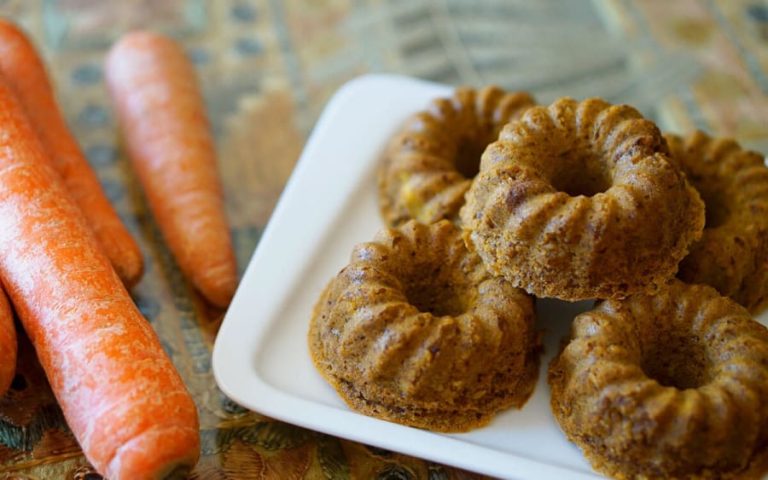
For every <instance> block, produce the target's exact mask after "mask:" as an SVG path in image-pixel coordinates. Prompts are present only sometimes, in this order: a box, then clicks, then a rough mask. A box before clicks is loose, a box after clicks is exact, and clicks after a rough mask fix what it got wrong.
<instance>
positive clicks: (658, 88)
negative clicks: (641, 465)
mask: <svg viewBox="0 0 768 480" xmlns="http://www.w3.org/2000/svg"><path fill="white" fill-rule="evenodd" d="M0 15H4V16H7V17H11V18H13V19H14V20H16V21H18V22H19V23H20V24H21V25H22V26H23V27H24V28H25V29H26V30H27V31H28V32H29V33H30V35H31V36H32V38H33V39H34V41H35V43H36V44H37V45H38V47H39V48H40V49H41V50H42V51H43V53H44V55H45V58H46V61H47V62H48V65H49V70H50V72H51V75H52V76H53V78H54V80H55V83H56V88H57V91H58V96H59V100H60V102H61V104H62V107H63V109H64V111H65V113H66V115H67V119H68V120H69V124H70V126H71V128H72V129H73V131H74V133H75V135H76V136H77V138H78V140H79V141H80V143H81V145H82V147H83V150H84V151H85V153H86V155H87V157H88V160H89V161H90V163H91V165H92V166H93V167H94V168H95V169H96V171H97V173H98V175H99V178H100V180H101V182H102V185H103V186H104V189H105V191H106V192H107V195H108V196H109V198H110V200H111V201H112V202H113V204H114V205H115V206H116V208H117V209H118V211H119V212H120V214H121V216H122V218H123V219H124V221H125V223H126V224H127V225H128V227H129V228H130V229H131V231H132V233H133V234H134V236H135V237H136V239H137V240H138V241H139V243H140V245H141V248H142V251H143V254H144V258H145V262H146V273H145V275H144V278H143V280H142V281H141V282H140V283H139V284H138V285H137V286H136V287H135V288H134V289H133V291H132V295H133V297H134V299H135V301H136V303H137V304H138V306H139V308H140V309H141V311H142V312H143V314H144V315H145V316H146V317H147V319H148V320H149V321H150V322H151V323H152V325H153V326H154V328H155V329H156V331H157V332H158V334H159V336H160V338H161V340H162V343H163V346H164V348H165V349H166V351H167V352H168V353H169V354H170V356H171V358H172V359H173V361H174V363H175V365H176V367H177V368H178V370H179V372H180V373H181V375H182V377H183V378H184V380H185V382H186V384H187V386H188V387H189V389H190V391H191V392H192V394H193V396H194V397H195V400H196V402H197V405H198V408H199V411H200V420H201V438H202V458H201V460H200V463H199V464H198V466H197V468H196V469H195V471H194V473H193V474H192V476H191V478H195V479H228V478H232V479H244V478H249V479H250V478H254V479H259V478H274V479H292V478H334V479H335V478H365V479H367V478H379V479H415V478H428V479H464V478H479V477H480V476H479V475H475V474H472V473H468V472H463V471H460V470H456V469H453V468H450V467H445V466H441V465H437V464H434V463H431V462H428V461H424V460H420V459H416V458H412V457H408V456H404V455H400V454H398V453H395V452H389V451H384V450H381V449H377V448H372V447H368V446H365V445H361V444H357V443H353V442H349V441H346V440H342V439H337V438H334V437H330V436H327V435H323V434H319V433H315V432H311V431H307V430H303V429H301V428H298V427H294V426H291V425H288V424H285V423H281V422H276V421H274V420H271V419H269V418H266V417H264V416H262V415H259V414H258V413H255V412H249V411H246V410H244V409H243V408H241V407H239V406H238V405H236V404H235V403H234V402H232V401H231V400H229V399H228V398H226V397H225V396H224V395H223V394H222V393H221V392H220V391H219V390H218V388H217V387H216V384H215V381H214V378H213V375H212V373H211V349H212V347H213V341H214V339H215V335H216V329H217V327H218V325H219V323H220V321H221V316H222V312H220V311H214V310H212V309H210V308H209V307H207V306H206V305H205V304H204V303H203V302H202V301H201V300H200V298H199V297H197V296H196V295H195V294H194V293H193V292H192V291H191V289H190V287H189V285H188V284H187V283H186V282H185V281H184V279H183V277H182V276H181V274H180V272H179V270H178V268H177V266H176V265H175V264H174V262H173V259H172V258H171V256H170V254H169V252H168V250H167V249H166V247H165V245H164V244H163V242H162V239H161V237H160V234H159V231H158V230H157V227H156V226H155V224H154V222H153V220H152V218H151V215H150V214H149V212H148V210H147V205H146V202H145V199H144V197H143V194H142V192H141V189H140V188H139V186H138V183H137V181H136V178H135V176H134V173H133V172H132V171H131V169H130V168H129V165H128V161H127V159H126V157H125V154H124V152H123V150H122V148H121V145H120V139H119V135H118V132H117V129H116V124H115V118H114V114H113V112H112V110H111V107H110V104H109V101H108V98H107V93H106V89H105V86H104V80H103V69H102V63H103V60H104V55H105V52H106V51H107V49H108V48H109V46H110V45H111V43H112V42H113V41H114V40H115V39H116V38H117V37H118V36H119V35H120V34H121V33H124V32H126V31H129V30H131V29H136V28H146V29H153V30H157V31H161V32H164V33H167V34H169V35H172V36H173V37H175V38H176V39H177V40H179V41H180V42H181V43H182V44H183V45H184V47H185V48H186V50H187V52H188V54H189V56H190V58H191V59H192V61H193V62H194V64H195V66H196V68H197V70H198V73H199V75H200V79H201V83H202V86H203V90H204V93H205V97H206V103H207V106H208V110H209V115H210V117H211V121H212V124H213V128H214V134H215V137H216V141H217V148H218V152H219V162H220V168H221V172H222V177H223V183H224V188H225V194H226V197H227V209H228V215H229V218H230V224H231V227H232V233H233V238H234V243H235V248H236V253H237V257H238V264H239V266H240V269H241V271H242V269H244V268H245V266H246V264H247V262H248V260H249V258H250V255H251V253H252V252H253V249H254V248H255V246H256V245H257V243H258V241H259V237H260V234H261V232H262V231H263V229H264V226H265V225H266V223H267V221H268V219H269V216H270V213H271V211H272V209H273V207H274V204H275V202H276V200H277V198H278V196H279V195H280V192H281V190H282V187H283V185H284V183H285V181H286V179H287V178H288V176H289V175H290V173H291V170H292V168H293V165H294V163H295V161H296V159H297V158H298V156H299V154H300V152H301V149H302V146H303V144H304V141H305V139H306V137H307V135H308V134H309V132H310V130H311V128H312V126H313V125H314V122H315V120H316V118H317V116H318V115H319V113H320V111H321V110H322V108H323V106H324V105H325V102H326V101H327V100H328V98H329V96H330V95H331V94H332V93H333V92H334V91H335V90H336V89H337V88H338V87H339V86H340V85H341V84H343V83H344V82H345V81H347V80H349V79H351V78H353V77H355V76H357V75H360V74H362V73H366V72H395V73H402V74H407V75H412V76H417V77H421V78H425V79H429V80H435V81H439V82H444V83H448V84H455V85H459V84H469V85H477V86H479V85H484V84H489V83H496V84H499V85H501V86H504V87H506V88H509V89H518V90H530V91H532V92H533V93H534V94H535V95H536V97H537V98H538V100H539V101H540V102H543V103H548V102H550V101H552V100H554V99H555V98H557V97H560V96H564V95H568V96H572V97H575V98H583V97H588V96H601V97H604V98H606V99H607V100H609V101H614V102H625V103H630V104H632V105H635V106H636V107H638V108H639V109H640V110H641V111H642V112H643V113H644V114H646V115H648V116H649V117H651V118H653V119H654V120H656V121H657V122H658V123H659V125H660V126H661V127H662V128H663V129H667V130H673V131H678V132H686V131H690V130H692V129H694V128H702V129H704V130H706V131H709V132H711V133H713V134H717V135H726V136H732V137H735V138H737V139H738V140H739V141H740V142H742V144H744V145H746V146H748V147H750V148H753V149H756V150H758V151H761V152H763V153H766V152H768V3H766V2H765V1H760V0H738V1H732V0H681V1H678V2H674V3H673V2H667V1H665V0H642V1H641V0H635V1H633V0H594V1H592V2H570V1H541V2H529V1H524V0H484V1H481V2H468V1H459V0H389V1H388V0H320V1H318V0H222V1H217V2H206V1H204V0H162V1H159V0H132V1H122V2H102V1H99V0H0ZM3 474H5V476H6V477H7V478H19V479H26V478H30V479H35V478H66V479H89V480H96V479H98V478H100V477H99V476H98V475H97V474H95V473H93V470H92V469H91V468H90V467H89V465H88V463H87V461H86V460H85V459H84V458H83V456H82V453H81V452H80V449H79V448H78V446H77V443H76V442H75V440H74V438H73V437H72V435H71V433H70V432H69V430H68V429H67V426H66V423H65V422H64V419H63V417H62V414H61V411H60V410H59V408H58V406H57V405H56V402H55V400H54V398H53V396H52V394H51V392H50V389H49V387H48V385H47V382H46V380H45V377H44V375H43V374H42V371H41V369H40V366H39V364H38V363H37V361H36V359H35V355H34V352H33V351H32V349H31V346H30V345H29V343H28V340H26V339H24V338H22V339H21V340H20V353H19V362H18V373H17V376H16V378H15V379H14V383H13V386H12V389H11V391H10V392H9V393H8V394H7V395H6V396H5V397H3V398H0V476H1V475H3ZM510 476H514V472H510Z"/></svg>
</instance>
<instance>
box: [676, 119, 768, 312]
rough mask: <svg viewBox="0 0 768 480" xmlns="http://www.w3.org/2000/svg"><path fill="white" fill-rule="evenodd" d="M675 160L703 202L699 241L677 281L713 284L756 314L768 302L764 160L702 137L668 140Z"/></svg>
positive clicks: (767, 189)
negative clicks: (704, 217)
mask: <svg viewBox="0 0 768 480" xmlns="http://www.w3.org/2000/svg"><path fill="white" fill-rule="evenodd" d="M666 139H667V143H668V145H669V148H670V151H671V154H672V159H673V160H675V161H677V162H678V163H679V164H680V167H681V168H682V170H683V172H685V174H686V175H687V176H688V181H689V182H690V183H691V184H692V185H693V187H694V188H695V189H696V190H698V192H699V194H700V195H701V197H702V199H703V200H704V205H705V210H706V224H705V227H704V235H703V236H702V237H701V240H699V241H698V242H696V243H694V244H693V245H692V246H691V251H690V253H689V254H688V256H687V257H685V258H684V259H683V261H682V263H681V264H680V271H679V272H678V276H679V277H680V278H681V279H683V280H685V281H686V282H690V283H704V284H707V285H711V286H713V287H715V288H716V289H717V291H719V292H720V293H721V294H723V295H726V296H729V297H731V298H732V299H734V300H736V301H737V302H738V303H740V304H742V305H744V306H745V307H746V308H748V309H749V310H751V311H753V312H756V311H758V310H759V309H760V307H762V306H764V304H765V303H766V299H768V168H766V166H765V163H764V161H765V160H764V159H763V156H762V155H760V154H759V153H756V152H750V151H747V150H742V149H741V147H739V144H738V143H736V142H734V141H733V140H730V139H716V138H710V137H709V136H707V135H706V134H704V133H702V132H695V133H693V134H692V135H690V136H688V137H686V138H681V137H678V136H676V135H666Z"/></svg>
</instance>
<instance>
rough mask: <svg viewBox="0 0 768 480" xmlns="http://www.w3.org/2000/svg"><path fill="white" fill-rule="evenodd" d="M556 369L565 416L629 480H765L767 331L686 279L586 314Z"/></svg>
mask: <svg viewBox="0 0 768 480" xmlns="http://www.w3.org/2000/svg"><path fill="white" fill-rule="evenodd" d="M571 336H572V338H571V341H570V343H569V344H567V346H566V347H565V348H564V349H563V351H562V352H561V353H560V355H559V356H558V357H557V358H555V359H554V360H553V361H552V363H551V365H550V367H549V384H550V387H551V393H552V396H551V403H552V410H553V413H554V416H555V418H556V419H557V421H558V423H559V424H560V427H561V428H562V429H563V431H564V432H565V434H566V435H567V436H568V438H569V439H570V440H571V441H573V442H574V443H576V444H577V445H578V446H579V447H580V448H581V449H582V451H583V452H584V454H585V455H586V457H587V458H588V459H589V461H590V462H591V463H592V466H593V467H594V468H595V469H596V470H598V471H601V472H604V473H606V474H609V475H611V476H613V477H615V478H621V479H652V478H700V479H715V478H717V479H720V478H743V476H744V474H745V473H746V472H749V473H750V475H749V477H750V478H753V477H754V478H759V476H760V475H761V474H762V473H764V470H763V471H762V472H761V471H757V470H758V469H759V468H764V467H765V466H766V464H765V453H766V449H767V448H768V403H766V401H765V399H766V398H768V329H766V328H765V327H764V326H762V325H761V324H760V323H758V322H756V321H754V320H753V319H752V318H751V317H750V315H749V313H748V312H747V311H746V310H745V309H744V308H743V307H741V306H740V305H738V304H736V303H735V302H733V301H732V300H730V299H728V298H726V297H722V296H720V295H719V294H718V293H717V291H716V290H714V289H713V288H711V287H708V286H704V285H688V284H684V283H683V282H681V281H679V280H672V282H671V284H670V285H669V286H668V287H667V288H666V289H665V290H663V291H660V292H659V293H658V295H656V296H647V295H637V296H633V297H629V298H627V299H625V300H608V301H604V302H602V303H601V304H600V305H599V306H598V307H597V308H596V309H594V310H592V311H590V312H586V313H583V314H581V315H579V316H578V317H576V319H575V321H574V323H573V326H572V332H571Z"/></svg>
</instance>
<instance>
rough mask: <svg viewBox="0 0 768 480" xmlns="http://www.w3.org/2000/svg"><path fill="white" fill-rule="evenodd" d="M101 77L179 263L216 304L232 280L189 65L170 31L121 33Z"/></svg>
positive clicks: (212, 158) (204, 124)
mask: <svg viewBox="0 0 768 480" xmlns="http://www.w3.org/2000/svg"><path fill="white" fill-rule="evenodd" d="M106 78H107V84H108V86H109V90H110V93H111V94H112V99H113V102H114V104H115V107H116V109H117V114H118V118H119V119H120V125H121V127H122V130H123V136H124V138H125V143H126V148H127V150H128V154H129V156H130V157H131V160H132V164H133V166H134V168H135V170H136V172H137V173H138V177H139V180H140V181H141V183H142V185H143V186H144V191H145V193H146V195H147V199H148V200H149V205H150V207H151V209H152V213H153V215H154V217H155V220H156V221H157V224H158V226H159V227H160V230H161V231H162V233H163V236H164V237H165V241H166V242H167V243H168V246H169V247H170V249H171V252H173V255H174V257H175V258H176V261H177V262H178V264H179V267H180V268H181V270H182V271H183V272H184V274H185V275H186V276H187V277H188V278H189V279H190V280H191V281H192V283H193V285H194V286H195V287H196V288H197V289H198V290H199V291H200V292H201V293H202V294H203V296H204V297H206V298H207V299H208V300H209V301H210V302H211V303H213V304H214V305H217V306H220V307H224V306H226V305H227V304H228V303H229V301H230V300H231V298H232V295H233V294H234V291H235V287H236V284H237V269H236V264H235V256H234V252H233V250H232V240H231V237H230V233H229V226H228V224H227V219H226V215H225V212H224V202H223V194H222V190H221V184H220V180H219V173H218V170H217V166H216V154H215V150H214V145H213V140H212V138H211V134H210V131H209V126H208V121H207V118H206V115H205V107H204V106H203V102H202V96H201V94H200V90H199V87H198V85H197V81H196V76H195V71H194V69H193V68H192V65H191V64H190V62H189V60H187V57H186V55H185V54H184V51H183V50H182V49H181V48H180V47H179V46H178V45H177V44H176V43H174V42H173V41H172V40H170V39H169V38H166V37H163V36H161V35H156V34H152V33H148V32H134V33H130V34H127V35H126V36H124V37H123V38H122V39H121V40H120V41H119V42H118V43H117V44H115V45H114V46H113V47H112V50H111V51H110V52H109V55H108V57H107V63H106Z"/></svg>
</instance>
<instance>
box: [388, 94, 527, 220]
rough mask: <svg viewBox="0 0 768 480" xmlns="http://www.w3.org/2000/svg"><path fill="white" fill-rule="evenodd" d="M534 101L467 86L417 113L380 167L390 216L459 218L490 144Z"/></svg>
mask: <svg viewBox="0 0 768 480" xmlns="http://www.w3.org/2000/svg"><path fill="white" fill-rule="evenodd" d="M532 105H534V101H533V98H532V97H531V96H530V95H529V94H527V93H523V92H516V93H506V92H504V91H503V90H501V89H500V88H498V87H493V86H490V87H486V88H483V89H482V90H474V89H471V88H466V87H465V88H459V89H457V90H456V92H455V93H454V95H453V97H451V98H440V99H438V100H435V101H433V102H432V103H431V104H430V106H429V108H428V109H427V110H426V111H423V112H420V113H417V114H416V115H414V116H413V117H412V118H411V119H409V120H408V121H407V122H406V124H405V126H404V127H403V128H402V130H401V131H400V132H399V133H398V134H397V135H396V136H395V137H394V138H393V139H392V141H391V142H390V144H389V146H388V147H387V150H386V153H385V155H384V162H383V165H382V168H381V170H380V172H379V206H380V208H381V214H382V217H383V218H384V221H385V222H386V223H387V224H388V225H390V226H396V225H399V224H401V223H403V222H405V221H407V220H410V219H416V220H419V221H421V222H423V223H432V222H436V221H437V220H441V219H448V220H455V219H456V217H457V216H458V212H459V208H461V206H462V205H463V204H464V193H465V192H466V191H467V189H468V188H469V184H470V183H471V181H472V178H473V177H474V176H475V174H476V173H477V169H478V165H479V164H480V155H481V154H482V153H483V150H485V147H486V146H488V144H490V143H491V142H493V141H494V140H496V137H498V135H499V131H500V130H501V127H503V126H504V125H505V124H506V123H507V122H509V121H510V120H512V119H513V118H517V117H519V116H520V114H521V113H522V112H523V111H525V109H527V108H528V107H530V106H532Z"/></svg>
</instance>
